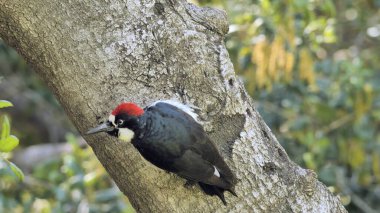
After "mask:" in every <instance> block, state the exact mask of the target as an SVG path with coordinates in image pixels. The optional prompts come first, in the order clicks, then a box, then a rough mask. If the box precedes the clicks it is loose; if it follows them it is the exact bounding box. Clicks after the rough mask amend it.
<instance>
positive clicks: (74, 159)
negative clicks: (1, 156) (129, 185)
mask: <svg viewBox="0 0 380 213" xmlns="http://www.w3.org/2000/svg"><path fill="white" fill-rule="evenodd" d="M67 141H68V143H70V145H71V147H72V150H73V151H72V152H71V153H70V154H64V155H63V156H57V157H56V158H52V159H50V160H49V161H46V162H41V163H40V164H38V165H36V166H35V168H34V169H33V172H32V173H30V174H27V175H26V177H25V181H24V182H23V183H21V184H20V183H19V182H17V181H16V180H15V179H14V178H9V177H3V175H5V172H4V173H2V172H1V171H0V175H1V176H2V178H1V179H0V184H1V193H0V204H1V205H0V212H15V213H17V212H36V213H37V212H38V213H40V212H57V213H58V212H89V213H91V212H124V213H132V212H134V210H133V208H132V207H131V205H129V202H128V199H127V198H126V197H125V196H123V195H122V193H121V192H120V190H119V189H118V188H117V186H116V185H115V184H114V183H113V181H112V180H111V179H110V177H109V176H108V175H107V173H106V172H105V170H104V168H103V167H102V166H101V165H100V163H99V162H98V161H97V160H96V158H95V156H94V155H93V153H92V150H91V149H82V148H80V147H79V146H78V143H77V141H76V137H75V136H73V135H68V136H67Z"/></svg>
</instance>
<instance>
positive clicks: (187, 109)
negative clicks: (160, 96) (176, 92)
mask: <svg viewBox="0 0 380 213" xmlns="http://www.w3.org/2000/svg"><path fill="white" fill-rule="evenodd" d="M160 102H161V103H166V104H170V105H172V106H175V107H177V108H179V109H180V110H182V111H184V112H185V113H187V114H188V115H190V116H191V117H193V118H194V120H195V121H196V122H198V123H199V121H198V115H197V113H195V112H194V108H195V109H196V107H194V106H189V105H185V104H182V103H180V102H178V101H175V100H162V101H156V102H154V103H153V104H151V105H150V106H154V105H156V104H158V103H160Z"/></svg>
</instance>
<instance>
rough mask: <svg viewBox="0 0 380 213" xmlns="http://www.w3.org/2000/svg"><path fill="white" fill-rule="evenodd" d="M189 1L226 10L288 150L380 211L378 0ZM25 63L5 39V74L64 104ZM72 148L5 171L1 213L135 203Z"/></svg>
mask: <svg viewBox="0 0 380 213" xmlns="http://www.w3.org/2000/svg"><path fill="white" fill-rule="evenodd" d="M192 2H194V3H196V4H200V5H202V6H205V5H207V6H212V7H219V8H221V9H224V10H226V11H227V14H228V17H229V19H230V23H231V25H230V33H229V34H228V35H227V39H226V46H227V48H228V50H229V53H230V57H231V59H232V61H233V63H234V66H235V70H236V72H237V73H238V74H239V75H240V76H241V78H242V79H243V81H244V82H245V84H246V88H247V90H248V92H249V93H250V94H251V95H252V96H253V98H254V100H255V103H256V105H257V107H258V109H259V110H260V113H261V115H262V116H263V117H264V119H265V121H266V123H267V124H268V125H269V126H270V127H271V129H272V130H273V132H274V133H275V135H276V136H277V138H278V139H279V141H280V142H281V144H282V145H283V146H284V147H285V149H286V151H287V153H288V154H289V156H290V158H291V159H293V160H294V161H295V162H297V163H298V164H300V165H302V166H303V167H306V168H310V169H313V170H315V171H316V172H317V173H318V176H319V179H320V180H321V181H323V182H324V183H325V184H326V185H328V186H330V189H331V190H332V191H333V192H334V193H336V194H337V195H339V196H340V197H341V199H342V202H343V203H344V204H345V205H347V206H346V207H347V209H348V210H349V212H377V211H380V202H378V201H379V200H380V184H379V183H380V131H379V129H380V107H379V106H380V95H379V94H380V72H379V67H380V60H379V57H378V55H379V53H380V24H379V23H380V10H379V8H380V0H366V1H364V0H359V1H354V0H336V1H332V0H310V1H306V0H284V1H279V0H273V1H269V0H235V1H228V0H198V1H197V0H193V1H192ZM20 61H21V62H20ZM25 69H26V66H25V62H23V61H22V60H20V58H19V57H18V56H17V55H16V54H15V53H14V51H10V50H9V49H8V48H7V47H5V46H4V45H2V44H1V42H0V71H1V72H2V73H1V74H2V75H4V76H5V77H8V76H10V75H12V73H13V71H14V70H20V72H19V73H18V74H19V75H22V76H24V79H25V82H26V85H27V87H28V88H30V89H36V90H38V91H39V93H40V94H44V95H43V96H42V97H43V98H41V99H39V100H48V101H46V102H45V103H44V104H48V103H50V104H51V105H52V106H53V107H55V108H58V109H59V110H61V109H60V108H59V106H57V104H56V103H57V102H56V101H55V100H53V99H52V96H51V94H50V93H49V92H48V90H47V89H46V88H45V87H44V85H43V84H41V83H40V81H39V80H38V79H33V78H35V77H34V76H32V75H31V74H30V72H29V71H23V70H25ZM20 73H21V74H20ZM29 79H33V80H29ZM0 86H1V84H0ZM8 87H9V86H8ZM10 97H13V96H10ZM12 102H14V101H13V100H12ZM14 103H15V102H14ZM35 105H36V104H35V103H33V104H32V106H35ZM41 111H46V110H41ZM33 112H35V111H33ZM61 113H62V112H61ZM58 114H59V113H58V112H57V111H55V112H54V115H55V116H57V115H58ZM12 117H13V115H12ZM59 122H62V121H60V120H59V121H58V120H55V123H59ZM50 125H51V124H50ZM18 126H19V124H17V125H16V127H18ZM59 129H63V128H59ZM19 132H20V133H21V132H22V131H19ZM39 135H43V134H39ZM25 137H30V136H25ZM31 138H33V137H31ZM34 138H36V137H34ZM50 138H52V137H50ZM53 138H54V137H53ZM70 140H71V141H72V140H73V139H70ZM70 140H69V141H70ZM31 143H38V142H31ZM72 144H75V143H72ZM73 146H74V147H76V145H73ZM74 150H75V151H74V152H73V153H72V154H66V155H65V156H64V157H63V159H55V160H52V161H50V162H47V163H44V164H41V165H38V166H37V167H36V168H35V169H34V170H33V172H32V173H31V174H30V175H27V176H26V178H25V179H26V181H25V183H24V184H21V185H20V184H18V183H17V182H16V181H15V179H14V178H12V179H10V180H6V179H2V180H1V181H2V183H3V185H4V182H6V184H5V185H7V186H8V190H5V191H4V192H3V191H1V193H0V207H2V206H3V209H0V212H3V211H2V210H10V209H12V210H18V211H19V212H21V211H22V209H27V210H31V211H32V212H33V211H34V212H36V211H38V212H43V211H42V210H38V209H36V208H43V209H49V208H51V209H54V211H56V212H60V211H65V212H66V211H69V212H73V211H76V210H78V209H80V208H82V207H83V206H87V207H88V209H90V210H91V212H96V211H97V210H99V211H106V210H112V211H113V212H123V211H127V212H128V211H132V210H131V209H130V206H128V205H127V206H125V205H124V204H123V203H124V199H125V198H123V196H121V195H120V193H118V192H117V190H116V187H115V186H114V184H113V183H112V182H111V180H110V179H109V178H108V177H107V176H106V174H105V171H104V170H103V169H102V167H101V166H100V165H99V164H98V163H97V161H96V159H95V157H94V156H93V155H92V154H91V151H90V150H82V149H79V148H78V147H76V148H74ZM36 186H37V187H36ZM99 197H100V198H99ZM4 208H5V209H4ZM83 208H84V207H83Z"/></svg>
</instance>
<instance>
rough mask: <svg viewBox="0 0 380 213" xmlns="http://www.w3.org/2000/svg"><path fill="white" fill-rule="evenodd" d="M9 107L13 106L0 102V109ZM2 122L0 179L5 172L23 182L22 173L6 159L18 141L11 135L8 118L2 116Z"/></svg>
mask: <svg viewBox="0 0 380 213" xmlns="http://www.w3.org/2000/svg"><path fill="white" fill-rule="evenodd" d="M11 106H13V104H12V103H11V102H9V101H6V100H0V109H2V108H6V107H11ZM2 120H3V121H2V125H1V131H0V178H2V177H3V176H4V175H2V173H3V172H4V171H5V172H8V174H9V173H11V174H10V175H15V176H16V177H17V178H18V180H21V181H22V180H24V173H22V171H21V170H20V169H19V168H18V167H17V166H16V165H15V164H14V163H12V162H11V161H9V160H8V159H7V158H8V157H9V153H10V152H11V151H12V150H13V149H14V148H16V147H17V146H18V144H19V140H18V138H17V137H16V136H14V135H11V125H10V122H9V119H8V116H6V115H4V116H3V119H2ZM6 154H7V155H6ZM9 170H10V171H11V172H10V171H9ZM0 189H1V185H0Z"/></svg>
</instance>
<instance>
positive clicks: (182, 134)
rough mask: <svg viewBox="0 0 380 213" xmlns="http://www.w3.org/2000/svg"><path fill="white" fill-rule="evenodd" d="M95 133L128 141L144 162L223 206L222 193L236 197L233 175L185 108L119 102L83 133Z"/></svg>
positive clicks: (163, 103) (172, 104)
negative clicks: (167, 172)
mask: <svg viewBox="0 0 380 213" xmlns="http://www.w3.org/2000/svg"><path fill="white" fill-rule="evenodd" d="M98 132H107V133H108V134H110V135H112V136H115V137H118V138H119V139H121V140H123V141H126V142H131V143H132V144H133V146H134V147H136V149H137V150H138V151H139V152H140V153H141V155H142V156H143V157H144V158H145V159H146V160H148V161H149V162H151V163H152V164H154V165H155V166H157V167H159V168H161V169H164V170H166V171H169V172H173V173H175V174H177V175H179V176H180V177H182V178H185V179H186V180H187V182H186V184H185V186H191V185H194V184H196V183H198V184H199V186H200V187H201V189H202V190H203V191H204V192H205V193H206V194H208V195H212V196H213V195H217V196H218V197H219V198H220V199H221V200H222V202H223V203H224V204H225V205H226V200H225V198H224V194H223V192H224V191H226V190H227V191H229V192H230V193H231V194H233V195H235V196H236V193H235V191H234V185H235V183H236V179H235V177H234V174H233V173H232V171H231V170H230V168H229V167H228V166H227V164H226V163H225V162H224V160H223V158H222V157H221V156H220V154H219V152H218V150H217V148H216V147H215V145H214V144H213V142H212V141H211V140H210V139H209V137H208V136H207V134H206V133H205V131H204V130H203V127H202V126H201V125H200V124H199V123H198V121H197V114H196V113H194V110H193V109H192V108H191V107H189V106H187V105H183V104H181V103H179V102H175V101H172V100H166V101H157V102H155V103H154V104H152V105H150V106H147V107H145V108H144V109H142V108H140V107H139V106H137V105H136V104H134V103H121V104H120V105H118V106H117V107H116V108H115V109H114V110H113V111H112V113H111V115H110V116H109V118H108V120H107V121H106V122H104V123H102V124H101V125H99V126H98V127H95V128H93V129H91V130H89V131H88V132H87V133H86V134H94V133H98Z"/></svg>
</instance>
